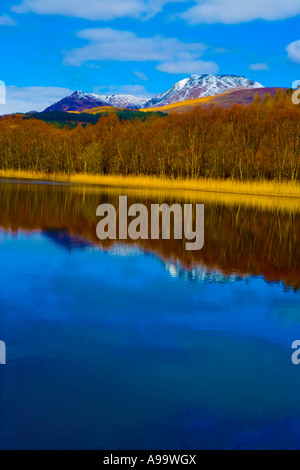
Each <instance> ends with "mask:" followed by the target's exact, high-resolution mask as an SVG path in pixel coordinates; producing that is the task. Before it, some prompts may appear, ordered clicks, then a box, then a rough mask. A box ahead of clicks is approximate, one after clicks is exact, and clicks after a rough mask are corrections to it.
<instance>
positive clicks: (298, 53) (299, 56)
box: [286, 40, 300, 64]
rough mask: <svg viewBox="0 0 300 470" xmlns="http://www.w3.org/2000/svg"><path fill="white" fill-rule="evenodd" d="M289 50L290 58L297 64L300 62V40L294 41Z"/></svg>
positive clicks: (288, 47)
mask: <svg viewBox="0 0 300 470" xmlns="http://www.w3.org/2000/svg"><path fill="white" fill-rule="evenodd" d="M286 50H287V52H288V58H289V60H291V61H292V62H295V63H296V64H300V40H299V41H295V42H292V43H291V44H289V45H288V46H287V48H286Z"/></svg>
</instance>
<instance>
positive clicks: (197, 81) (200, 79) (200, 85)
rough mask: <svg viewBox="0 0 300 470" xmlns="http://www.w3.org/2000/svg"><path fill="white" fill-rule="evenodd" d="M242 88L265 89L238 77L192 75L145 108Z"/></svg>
mask: <svg viewBox="0 0 300 470" xmlns="http://www.w3.org/2000/svg"><path fill="white" fill-rule="evenodd" d="M240 88H264V87H263V85H261V84H260V83H258V82H254V81H252V80H249V79H248V78H245V77H242V76H238V75H210V74H205V75H191V76H190V77H188V78H185V79H184V80H181V81H180V82H178V83H176V84H175V85H174V86H173V87H172V88H170V90H167V91H166V92H164V93H162V94H160V95H158V96H156V97H155V98H153V99H151V100H149V101H148V102H147V103H146V105H145V107H147V108H150V107H161V106H166V105H169V104H172V103H177V102H180V101H186V100H191V99H195V98H202V97H207V96H214V95H219V94H220V93H224V92H226V91H231V90H235V89H240Z"/></svg>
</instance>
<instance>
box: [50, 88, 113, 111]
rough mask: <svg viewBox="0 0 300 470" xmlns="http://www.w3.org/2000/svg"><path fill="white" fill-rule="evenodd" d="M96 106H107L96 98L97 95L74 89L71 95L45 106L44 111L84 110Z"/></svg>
mask: <svg viewBox="0 0 300 470" xmlns="http://www.w3.org/2000/svg"><path fill="white" fill-rule="evenodd" d="M98 106H107V103H105V102H104V101H103V100H102V99H100V98H98V97H97V95H92V94H89V93H83V92H82V91H75V93H73V94H72V95H70V96H67V97H66V98H63V99H62V100H60V101H58V102H57V103H54V104H53V105H51V106H49V107H48V108H46V109H45V111H44V112H48V111H64V112H67V111H84V110H85V109H90V108H96V107H98Z"/></svg>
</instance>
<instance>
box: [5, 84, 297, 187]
mask: <svg viewBox="0 0 300 470" xmlns="http://www.w3.org/2000/svg"><path fill="white" fill-rule="evenodd" d="M299 166H300V106H295V105H293V104H292V101H291V96H289V95H288V94H285V93H283V92H282V91H279V92H278V93H277V94H276V96H275V98H273V99H272V98H271V97H270V96H269V95H267V96H266V98H265V99H264V101H263V102H260V100H259V99H258V98H256V99H255V102H254V103H253V104H251V105H250V106H247V107H244V106H238V105H234V106H232V107H231V108H230V109H221V108H212V109H203V108H197V109H195V110H194V111H191V112H189V113H183V114H172V115H169V116H165V117H155V116H153V117H151V118H149V119H148V120H146V121H145V122H142V121H141V120H138V119H137V120H134V121H123V122H120V120H119V118H118V117H117V116H115V115H110V116H106V117H102V118H101V119H100V120H99V122H98V123H97V124H95V125H91V124H88V125H87V126H86V127H84V126H82V125H81V124H79V125H78V126H77V127H75V128H74V129H70V128H67V127H65V128H62V129H61V128H57V127H55V126H53V125H51V124H47V123H45V122H42V121H40V120H36V119H27V120H24V119H23V118H22V117H21V116H7V117H2V118H1V119H0V168H1V169H13V170H28V171H42V172H48V173H53V172H61V173H67V174H72V173H76V172H85V173H90V174H122V175H129V174H130V175H140V174H144V175H156V176H162V177H169V178H179V177H180V178H186V177H191V178H199V177H207V178H218V179H219V178H232V179H234V180H242V181H246V180H250V181H253V180H262V179H268V180H278V181H283V180H287V181H297V180H298V181H299V180H300V173H299Z"/></svg>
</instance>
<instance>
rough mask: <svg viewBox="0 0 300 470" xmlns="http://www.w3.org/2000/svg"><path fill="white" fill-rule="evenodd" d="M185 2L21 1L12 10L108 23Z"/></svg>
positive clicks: (140, 15)
mask: <svg viewBox="0 0 300 470" xmlns="http://www.w3.org/2000/svg"><path fill="white" fill-rule="evenodd" d="M185 1H188V0H111V1H107V0H85V1H82V0H23V2H22V3H21V4H20V5H17V6H14V7H13V8H12V10H13V11H15V12H17V13H28V12H33V13H37V14H40V15H63V16H74V17H78V18H85V19H88V20H104V21H109V20H113V19H115V18H124V17H129V18H149V17H152V16H154V15H156V14H157V13H159V12H160V11H161V10H162V9H163V7H164V5H166V4H168V3H177V2H185Z"/></svg>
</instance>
